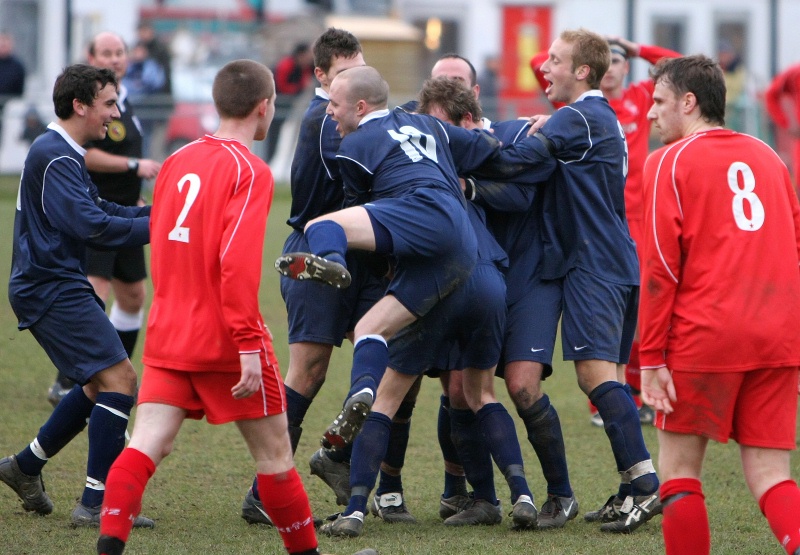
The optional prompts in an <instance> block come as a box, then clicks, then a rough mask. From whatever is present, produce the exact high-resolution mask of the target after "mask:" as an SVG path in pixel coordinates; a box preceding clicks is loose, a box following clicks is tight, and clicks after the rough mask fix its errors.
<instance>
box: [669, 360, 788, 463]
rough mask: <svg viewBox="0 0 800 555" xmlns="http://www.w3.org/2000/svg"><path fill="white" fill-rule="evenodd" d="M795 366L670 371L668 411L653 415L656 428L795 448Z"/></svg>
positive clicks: (759, 444) (726, 440)
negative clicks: (671, 386) (672, 390)
mask: <svg viewBox="0 0 800 555" xmlns="http://www.w3.org/2000/svg"><path fill="white" fill-rule="evenodd" d="M798 370H800V369H798V368H772V369H764V370H750V371H748V372H673V373H672V380H673V382H674V383H675V393H676V395H677V397H678V401H677V402H676V403H673V404H672V406H673V408H674V409H675V410H674V411H673V413H672V414H669V415H665V414H664V413H663V412H660V411H659V412H658V413H657V414H656V423H655V425H656V427H657V428H659V429H660V430H666V431H668V432H676V433H680V434H693V435H699V436H704V437H707V438H709V439H713V440H714V441H718V442H720V443H727V442H728V438H731V439H733V440H734V441H736V442H737V443H738V444H739V445H747V446H749V447H764V448H768V449H788V450H792V449H794V448H795V434H796V429H797V380H798Z"/></svg>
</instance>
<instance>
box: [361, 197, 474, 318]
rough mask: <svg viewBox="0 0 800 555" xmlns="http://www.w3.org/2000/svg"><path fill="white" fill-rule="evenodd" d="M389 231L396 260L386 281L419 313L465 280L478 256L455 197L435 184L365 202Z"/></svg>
mask: <svg viewBox="0 0 800 555" xmlns="http://www.w3.org/2000/svg"><path fill="white" fill-rule="evenodd" d="M364 208H366V209H367V210H368V211H369V213H370V216H371V217H373V218H374V219H375V220H377V221H378V222H380V223H381V224H382V225H383V226H384V227H385V228H386V229H388V230H389V233H391V235H392V243H393V251H392V254H393V255H394V256H395V258H396V262H397V264H396V267H395V271H394V276H393V278H392V281H391V283H390V284H389V290H388V292H389V293H392V294H393V295H394V296H395V297H396V298H397V300H398V301H400V303H401V304H402V305H403V306H404V307H406V308H407V309H408V310H409V311H411V312H412V313H413V314H414V315H416V316H417V317H421V316H423V315H425V314H426V313H427V312H428V311H429V310H431V308H433V306H434V305H436V303H438V302H439V301H441V300H442V299H443V298H445V297H446V296H447V295H449V294H450V293H451V292H452V291H453V289H455V287H456V286H457V285H458V284H459V283H462V282H464V281H466V279H467V277H468V276H469V275H470V272H471V271H472V268H473V267H474V266H475V262H476V260H477V256H478V247H477V239H476V238H475V231H474V229H473V228H472V224H471V223H470V221H469V217H468V216H467V211H466V210H465V208H464V206H463V205H462V204H461V203H460V202H459V200H458V199H456V198H455V197H453V196H452V195H450V194H448V193H445V192H442V191H440V190H438V189H433V188H419V189H416V190H415V191H413V192H412V193H410V194H408V195H406V196H404V197H400V198H387V199H379V200H376V201H374V202H370V203H368V204H365V205H364Z"/></svg>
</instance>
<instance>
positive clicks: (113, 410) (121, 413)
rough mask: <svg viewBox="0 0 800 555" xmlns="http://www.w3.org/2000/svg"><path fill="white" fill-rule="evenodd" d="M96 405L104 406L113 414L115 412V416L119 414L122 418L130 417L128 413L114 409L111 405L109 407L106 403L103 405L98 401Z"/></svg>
mask: <svg viewBox="0 0 800 555" xmlns="http://www.w3.org/2000/svg"><path fill="white" fill-rule="evenodd" d="M95 406H96V407H100V408H104V409H106V410H107V411H108V412H110V413H111V414H113V415H115V416H119V417H120V418H124V419H125V420H128V418H129V417H128V415H127V414H125V413H124V412H120V411H118V410H117V409H112V408H111V407H109V406H106V405H101V404H100V403H97V404H96V405H95Z"/></svg>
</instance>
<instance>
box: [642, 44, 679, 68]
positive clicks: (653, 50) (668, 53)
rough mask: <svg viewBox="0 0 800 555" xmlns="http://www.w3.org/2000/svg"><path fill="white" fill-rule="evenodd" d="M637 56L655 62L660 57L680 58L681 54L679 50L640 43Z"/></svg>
mask: <svg viewBox="0 0 800 555" xmlns="http://www.w3.org/2000/svg"><path fill="white" fill-rule="evenodd" d="M638 56H639V57H640V58H642V59H643V60H647V61H648V62H650V63H651V64H655V63H657V62H658V61H659V60H660V59H661V58H680V57H681V56H683V54H681V53H680V52H675V51H674V50H670V49H669V48H662V47H660V46H651V45H648V44H640V45H639V54H638Z"/></svg>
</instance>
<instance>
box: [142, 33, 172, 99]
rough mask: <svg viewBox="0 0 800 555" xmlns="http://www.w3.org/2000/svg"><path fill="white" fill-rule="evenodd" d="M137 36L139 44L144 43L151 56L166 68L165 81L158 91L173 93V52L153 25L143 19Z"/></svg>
mask: <svg viewBox="0 0 800 555" xmlns="http://www.w3.org/2000/svg"><path fill="white" fill-rule="evenodd" d="M136 37H137V42H138V43H139V44H143V45H144V46H145V47H146V48H147V51H148V52H149V53H150V57H151V58H152V59H154V60H155V61H156V62H158V63H159V64H160V65H161V67H162V68H163V69H164V83H163V84H162V86H161V88H160V89H159V90H158V91H156V92H161V93H164V94H168V95H169V94H172V52H170V49H169V47H168V46H167V45H165V44H164V43H163V42H161V41H160V40H159V38H158V37H157V36H156V31H155V29H153V26H152V25H151V24H150V23H148V22H146V21H142V22H141V23H139V26H138V27H137V28H136Z"/></svg>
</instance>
